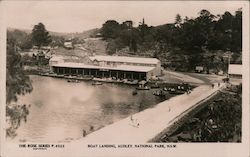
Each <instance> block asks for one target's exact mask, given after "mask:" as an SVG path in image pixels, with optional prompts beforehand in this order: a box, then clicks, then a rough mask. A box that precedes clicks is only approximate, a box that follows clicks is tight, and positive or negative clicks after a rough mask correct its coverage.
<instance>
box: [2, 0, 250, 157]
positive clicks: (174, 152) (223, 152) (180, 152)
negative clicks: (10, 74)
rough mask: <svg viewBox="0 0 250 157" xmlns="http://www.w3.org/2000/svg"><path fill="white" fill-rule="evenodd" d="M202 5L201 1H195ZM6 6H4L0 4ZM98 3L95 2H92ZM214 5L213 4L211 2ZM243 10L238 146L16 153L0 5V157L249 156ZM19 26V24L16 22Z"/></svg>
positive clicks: (246, 4)
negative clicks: (9, 124)
mask: <svg viewBox="0 0 250 157" xmlns="http://www.w3.org/2000/svg"><path fill="white" fill-rule="evenodd" d="M196 2H197V3H202V1H196ZM4 3H6V2H4ZM96 3H98V2H96ZM214 3H215V5H216V1H215V2H214ZM239 3H242V5H243V6H244V7H243V8H242V12H243V58H242V60H243V69H244V70H243V106H242V109H243V110H242V111H243V112H242V116H243V121H242V143H203V144H198V143H177V148H175V149H171V148H170V149H111V150H110V149H92V150H91V149H87V145H86V144H84V145H81V146H80V145H77V146H73V147H72V146H71V145H70V144H65V149H57V150H55V149H53V150H51V149H49V150H47V151H33V150H31V149H20V148H18V144H8V145H7V144H6V143H5V138H4V137H5V131H4V127H3V126H4V123H5V119H4V118H2V117H5V105H4V104H5V84H6V83H5V81H6V80H5V73H6V68H5V66H6V40H5V39H6V27H5V24H4V21H5V20H4V18H7V15H4V12H3V10H4V8H3V5H2V2H0V32H1V36H0V43H1V44H0V51H1V53H0V63H1V68H0V74H1V75H0V76H1V77H0V81H1V82H0V83H1V85H2V87H4V88H0V94H1V97H0V103H1V104H2V105H1V115H0V116H1V143H0V144H1V145H0V146H1V147H0V151H1V154H0V155H1V156H4V157H5V156H6V157H9V156H171V157H172V156H192V157H194V156H197V157H200V156H202V157H206V156H208V157H210V156H219V157H221V156H227V157H229V156H232V157H236V156H237V157H246V156H249V119H250V117H249V88H250V86H249V2H248V1H239ZM20 22H21V21H20Z"/></svg>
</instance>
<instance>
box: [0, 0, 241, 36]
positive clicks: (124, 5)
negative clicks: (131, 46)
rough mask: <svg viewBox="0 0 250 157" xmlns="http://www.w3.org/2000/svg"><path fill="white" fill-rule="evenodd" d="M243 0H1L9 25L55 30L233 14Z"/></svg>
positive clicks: (81, 29)
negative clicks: (112, 22)
mask: <svg viewBox="0 0 250 157" xmlns="http://www.w3.org/2000/svg"><path fill="white" fill-rule="evenodd" d="M242 6H243V3H241V2H236V1H187V2H184V1H154V2H153V1H2V2H0V7H2V9H3V10H2V14H1V15H2V16H3V18H4V22H5V25H6V27H12V28H21V29H32V28H33V26H34V25H35V24H37V23H39V22H42V23H43V24H44V25H45V26H46V29H47V30H49V31H54V32H82V31H84V30H89V29H93V28H101V27H102V24H103V23H105V22H106V21H107V20H116V21H117V22H119V23H122V22H123V21H126V20H132V21H133V22H134V25H135V26H137V25H138V23H139V22H141V21H142V19H143V18H144V19H145V23H146V24H148V25H149V26H156V25H162V24H166V23H173V22H174V21H175V16H176V14H178V13H179V14H180V15H181V16H182V17H183V18H184V17H185V16H187V17H189V18H191V17H197V16H198V12H199V11H201V10H202V9H206V10H208V11H210V12H211V13H212V14H214V15H217V14H223V13H224V12H225V11H229V12H231V13H232V14H234V12H235V11H236V10H238V9H239V8H242Z"/></svg>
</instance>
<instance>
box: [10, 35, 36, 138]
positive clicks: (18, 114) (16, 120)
mask: <svg viewBox="0 0 250 157" xmlns="http://www.w3.org/2000/svg"><path fill="white" fill-rule="evenodd" d="M20 63H21V55H20V54H19V53H18V51H17V45H16V41H15V40H14V39H9V38H8V37H7V65H6V117H9V123H10V126H9V127H8V128H7V129H6V135H7V136H10V137H14V136H15V135H16V133H15V132H16V130H17V128H18V127H19V126H20V122H21V119H25V120H26V116H27V114H28V110H27V108H26V105H16V104H15V105H14V104H11V103H12V102H15V101H17V95H24V94H26V93H29V92H31V91H32V84H31V81H30V79H29V77H28V76H27V75H25V74H24V70H23V68H22V66H21V64H20ZM21 106H22V107H21Z"/></svg>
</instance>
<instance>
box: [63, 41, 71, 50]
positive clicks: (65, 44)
mask: <svg viewBox="0 0 250 157" xmlns="http://www.w3.org/2000/svg"><path fill="white" fill-rule="evenodd" d="M64 47H65V48H67V49H73V44H72V41H71V39H69V40H66V41H65V42H64Z"/></svg>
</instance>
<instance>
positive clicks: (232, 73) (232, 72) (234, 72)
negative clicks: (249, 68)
mask: <svg viewBox="0 0 250 157" xmlns="http://www.w3.org/2000/svg"><path fill="white" fill-rule="evenodd" d="M242 70H243V69H242V64H229V67H228V75H229V77H237V78H242Z"/></svg>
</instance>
